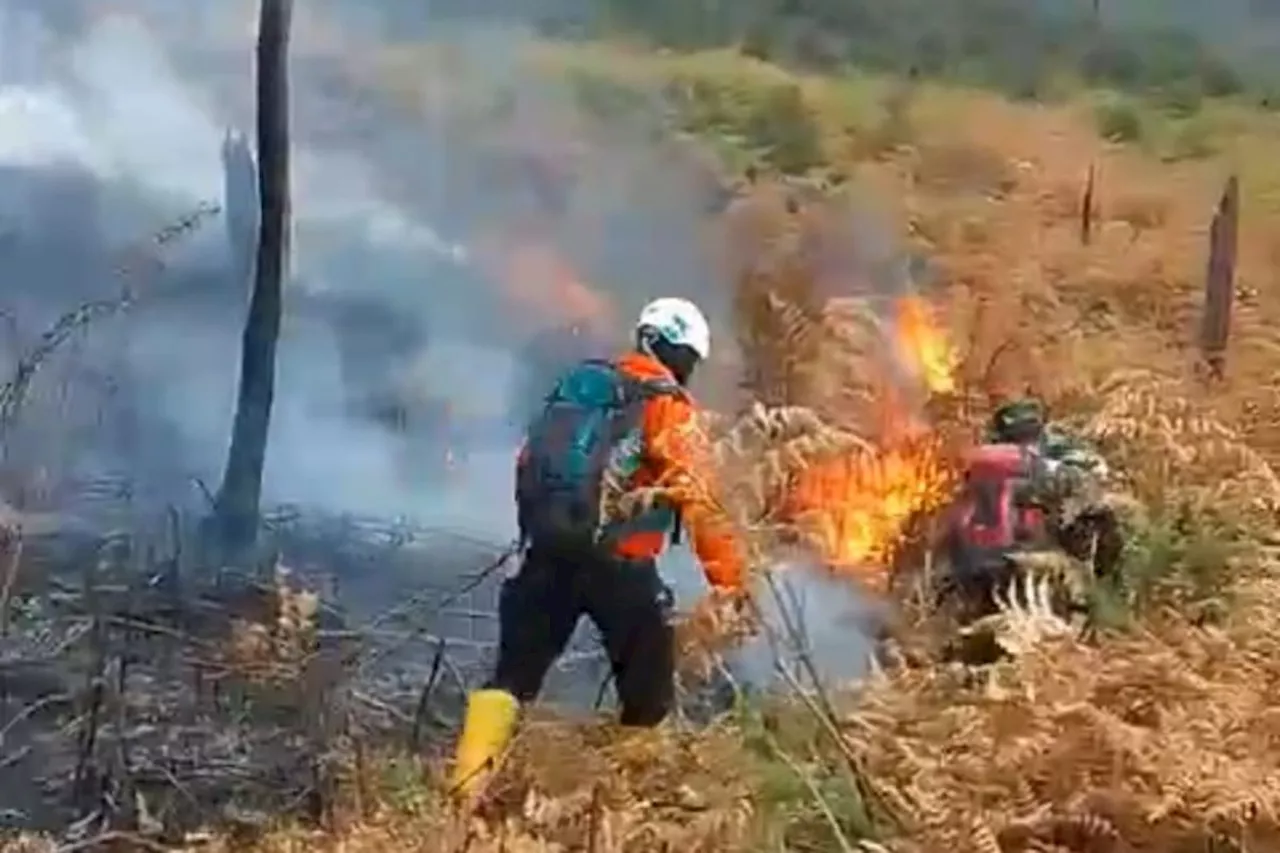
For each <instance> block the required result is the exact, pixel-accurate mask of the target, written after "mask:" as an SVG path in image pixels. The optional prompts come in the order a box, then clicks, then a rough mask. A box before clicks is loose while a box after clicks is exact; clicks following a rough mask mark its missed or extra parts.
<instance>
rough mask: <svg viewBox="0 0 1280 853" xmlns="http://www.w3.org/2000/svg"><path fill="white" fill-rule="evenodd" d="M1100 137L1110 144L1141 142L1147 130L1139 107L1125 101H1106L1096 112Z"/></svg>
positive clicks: (1095, 118)
mask: <svg viewBox="0 0 1280 853" xmlns="http://www.w3.org/2000/svg"><path fill="white" fill-rule="evenodd" d="M1094 121H1095V122H1096V124H1097V126H1098V135H1099V136H1101V137H1102V138H1103V139H1105V140H1107V141H1108V142H1139V141H1141V140H1142V138H1143V136H1144V135H1145V131H1146V128H1145V126H1144V123H1143V120H1142V113H1141V112H1140V111H1139V110H1138V108H1137V106H1136V105H1135V104H1133V103H1132V102H1130V101H1128V100H1125V99H1118V100H1113V101H1106V102H1104V103H1101V104H1099V105H1098V106H1097V108H1096V109H1095V111H1094Z"/></svg>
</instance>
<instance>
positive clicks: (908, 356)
mask: <svg viewBox="0 0 1280 853" xmlns="http://www.w3.org/2000/svg"><path fill="white" fill-rule="evenodd" d="M894 328H895V330H896V342H897V344H898V350H899V357H900V358H902V359H903V360H905V361H907V362H908V363H909V365H910V366H911V367H912V368H913V369H914V371H915V372H916V374H917V375H918V376H919V377H920V380H921V382H922V383H923V384H924V386H925V388H926V389H927V390H928V391H929V392H931V393H934V394H950V393H952V392H953V391H955V390H956V377H955V364H956V359H955V352H954V351H953V350H952V348H951V344H950V342H949V341H948V340H947V336H946V335H945V334H944V333H943V331H942V330H941V329H940V328H939V326H938V324H937V321H936V320H935V319H934V316H933V311H932V310H931V309H930V306H929V303H928V302H926V301H925V300H924V299H921V298H920V297H918V296H905V297H903V298H902V299H899V300H898V304H897V316H896V317H895V324H894Z"/></svg>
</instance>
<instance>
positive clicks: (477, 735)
mask: <svg viewBox="0 0 1280 853" xmlns="http://www.w3.org/2000/svg"><path fill="white" fill-rule="evenodd" d="M519 711H520V703H519V702H518V701H517V700H516V697H514V696H512V695H511V694H510V693H508V692H507V691H505V690H476V691H474V692H473V693H472V694H471V695H470V696H469V697H468V699H467V716H466V719H465V721H464V722H463V725H462V736H461V737H460V738H459V739H458V751H457V753H456V756H455V759H454V763H453V782H452V784H451V785H450V788H451V789H452V791H453V793H454V794H455V795H457V796H459V797H462V798H463V799H470V798H471V797H472V796H474V795H475V794H476V793H477V792H478V791H479V790H480V789H481V788H482V787H483V786H484V783H485V782H487V781H488V779H489V776H490V775H491V774H492V772H493V770H494V768H495V766H496V765H497V762H498V759H499V758H500V757H501V756H502V753H503V752H504V751H505V750H506V748H507V744H509V743H510V742H511V738H512V736H513V735H514V734H515V729H516V716H517V715H518V713H519Z"/></svg>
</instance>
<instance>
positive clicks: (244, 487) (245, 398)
mask: <svg viewBox="0 0 1280 853" xmlns="http://www.w3.org/2000/svg"><path fill="white" fill-rule="evenodd" d="M292 16H293V0H262V6H261V10H260V12H259V18H258V50H257V84H258V85H257V99H258V161H259V166H260V167H259V170H258V199H259V204H260V207H261V215H260V217H259V220H258V246H257V257H256V262H255V264H254V280H253V296H252V298H251V299H250V302H249V315H248V317H247V319H246V320H245V326H244V337H243V339H242V342H241V354H240V389H239V394H238V397H237V400H236V414H235V423H234V426H233V427H232V434H231V447H230V449H229V451H228V453H227V466H226V469H225V471H224V472H223V477H222V485H221V488H219V490H218V495H217V498H216V499H215V502H214V512H213V518H212V527H213V529H212V530H211V531H210V533H212V536H213V540H212V543H211V544H213V545H214V547H215V548H216V550H217V552H218V553H219V554H220V555H222V556H224V557H225V556H232V555H236V554H242V553H244V551H245V550H246V549H247V548H249V547H250V546H251V545H252V544H253V542H254V541H255V540H256V538H257V532H258V513H259V507H260V505H261V501H262V471H263V466H264V465H265V462H266V455H267V433H268V431H269V429H270V426H271V407H272V403H273V401H274V398H275V379H276V347H277V344H278V342H279V338H280V323H281V315H282V313H283V309H284V276H285V257H286V249H287V243H288V221H289V81H288V43H289V25H290V21H291V19H292Z"/></svg>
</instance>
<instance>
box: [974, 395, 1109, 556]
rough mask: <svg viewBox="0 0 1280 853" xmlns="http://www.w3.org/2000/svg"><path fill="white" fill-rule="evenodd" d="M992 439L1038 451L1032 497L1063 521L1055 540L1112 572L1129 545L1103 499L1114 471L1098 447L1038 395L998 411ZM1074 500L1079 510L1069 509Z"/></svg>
mask: <svg viewBox="0 0 1280 853" xmlns="http://www.w3.org/2000/svg"><path fill="white" fill-rule="evenodd" d="M986 441H988V442H991V443H997V444H1016V445H1020V446H1023V447H1029V448H1031V449H1032V451H1033V452H1034V455H1035V460H1034V464H1033V467H1032V488H1031V492H1032V494H1031V498H1032V499H1033V500H1036V501H1038V502H1040V503H1042V504H1043V505H1044V506H1045V507H1046V508H1048V509H1050V511H1051V514H1052V515H1053V516H1054V517H1055V519H1056V520H1057V524H1055V531H1054V533H1055V538H1056V539H1057V540H1058V542H1059V544H1060V545H1061V546H1062V548H1063V550H1065V551H1066V552H1067V553H1069V554H1071V555H1072V556H1073V557H1076V558H1078V559H1080V560H1084V561H1086V562H1088V563H1090V564H1092V566H1093V569H1094V572H1095V574H1097V575H1100V576H1101V575H1106V574H1109V573H1110V572H1111V571H1112V570H1113V569H1114V568H1115V567H1116V565H1117V564H1118V562H1119V560H1120V556H1121V550H1122V549H1123V544H1124V543H1123V540H1122V538H1121V534H1120V525H1119V521H1118V519H1117V518H1116V517H1115V513H1114V512H1113V511H1112V510H1111V509H1110V508H1109V507H1108V506H1106V505H1105V504H1104V503H1102V502H1101V500H1100V498H1101V483H1102V481H1103V480H1105V479H1106V478H1107V476H1108V474H1109V473H1110V472H1109V469H1108V467H1107V463H1106V460H1105V459H1103V457H1102V455H1101V454H1100V453H1099V452H1098V451H1097V449H1096V448H1094V447H1093V446H1092V445H1091V444H1090V443H1089V442H1088V441H1086V440H1084V439H1082V438H1080V437H1078V436H1075V435H1072V434H1070V433H1069V432H1067V431H1066V430H1064V429H1062V428H1061V427H1060V426H1058V425H1056V424H1053V423H1050V422H1049V421H1048V420H1047V418H1046V416H1045V406H1044V404H1043V403H1042V402H1041V401H1040V400H1038V399H1036V398H1034V397H1025V398H1021V399H1018V400H1013V401H1011V402H1008V403H1005V404H1004V405H1002V406H1000V407H999V408H998V409H996V411H995V413H994V414H993V415H992V417H991V422H990V425H989V427H988V431H987V436H986ZM1069 504H1074V507H1075V509H1074V511H1071V512H1067V511H1065V508H1066V507H1067V506H1068V505H1069Z"/></svg>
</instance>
